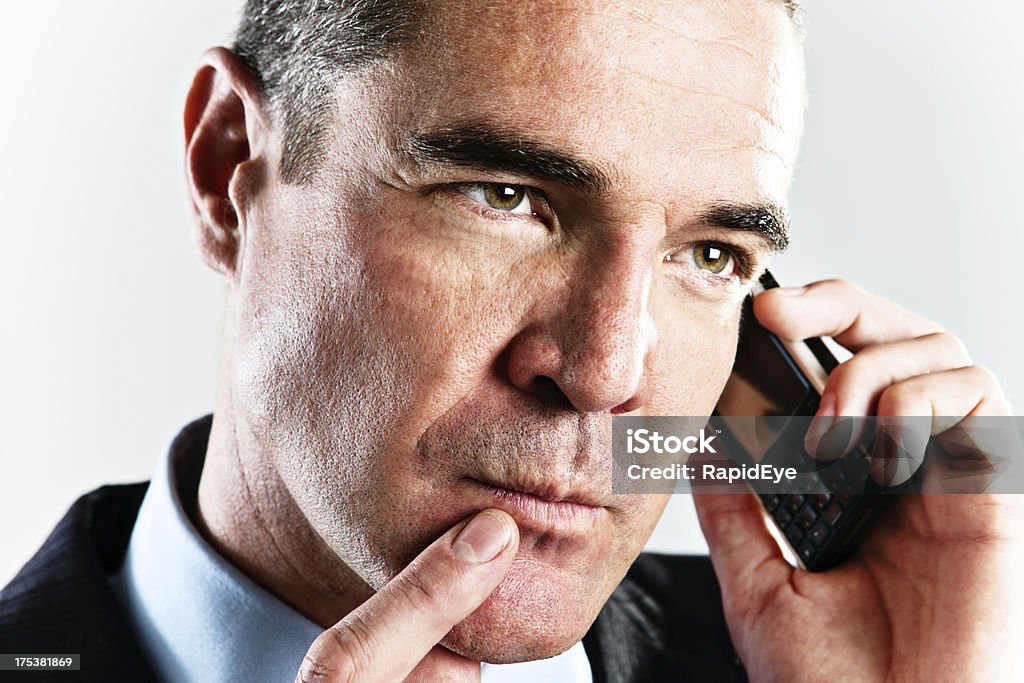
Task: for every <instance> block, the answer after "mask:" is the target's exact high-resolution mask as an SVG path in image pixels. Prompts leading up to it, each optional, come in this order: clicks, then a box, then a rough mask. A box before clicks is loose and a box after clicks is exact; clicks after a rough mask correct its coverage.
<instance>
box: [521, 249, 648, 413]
mask: <svg viewBox="0 0 1024 683" xmlns="http://www.w3.org/2000/svg"><path fill="white" fill-rule="evenodd" d="M636 242H637V240H636V239H625V238H624V239H620V240H618V241H615V242H612V243H610V244H609V242H608V241H605V242H604V243H603V244H601V245H598V246H596V247H594V248H592V249H590V250H589V252H588V253H582V254H578V255H577V256H576V258H575V260H574V262H573V264H572V265H571V267H569V268H567V269H562V270H560V272H562V273H564V274H562V275H560V276H559V277H560V281H559V282H555V283H552V284H554V292H555V294H554V295H552V293H551V292H552V290H551V289H548V290H547V292H548V293H547V295H546V297H545V295H544V294H540V295H539V296H538V299H539V300H538V302H537V304H536V306H535V308H534V311H535V314H534V315H533V316H531V319H530V321H529V323H528V324H527V325H526V326H525V327H524V329H523V330H522V331H521V332H520V333H519V334H518V335H517V336H516V337H515V338H514V339H513V340H512V342H511V344H510V348H509V349H508V374H509V381H510V382H511V383H512V384H513V385H515V386H516V387H518V388H519V389H521V390H523V391H526V392H529V393H532V394H534V395H536V396H538V397H542V398H543V399H545V400H548V401H555V402H561V403H563V404H567V407H571V408H572V409H574V410H576V411H579V412H586V413H595V412H606V411H607V412H611V413H613V414H620V413H625V412H631V411H633V410H637V409H638V408H640V406H641V405H643V403H644V401H645V400H646V392H647V390H648V386H649V383H648V382H647V378H646V370H645V368H646V366H647V360H648V355H649V353H650V352H651V350H652V349H653V348H654V346H655V344H656V342H657V331H656V328H655V325H654V321H653V319H652V318H651V315H650V313H649V311H648V301H649V298H650V293H651V280H652V277H653V264H652V258H651V256H650V251H649V250H648V249H645V248H643V245H640V244H637V243H636Z"/></svg>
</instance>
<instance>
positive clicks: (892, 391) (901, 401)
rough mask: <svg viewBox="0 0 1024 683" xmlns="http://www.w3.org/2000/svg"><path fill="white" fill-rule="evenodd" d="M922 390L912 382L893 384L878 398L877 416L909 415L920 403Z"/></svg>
mask: <svg viewBox="0 0 1024 683" xmlns="http://www.w3.org/2000/svg"><path fill="white" fill-rule="evenodd" d="M921 395H922V389H921V388H920V387H918V386H917V385H916V384H914V383H913V382H901V383H899V384H893V385H891V386H888V387H886V388H885V389H884V390H882V393H881V394H880V395H879V397H878V414H879V415H909V414H911V411H912V410H913V409H914V407H915V406H916V405H917V404H918V403H919V402H920V398H921Z"/></svg>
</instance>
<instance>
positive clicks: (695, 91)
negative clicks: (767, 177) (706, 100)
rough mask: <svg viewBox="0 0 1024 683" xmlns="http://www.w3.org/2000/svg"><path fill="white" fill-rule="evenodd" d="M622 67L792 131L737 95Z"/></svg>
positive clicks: (648, 79)
mask: <svg viewBox="0 0 1024 683" xmlns="http://www.w3.org/2000/svg"><path fill="white" fill-rule="evenodd" d="M622 69H623V71H625V72H626V73H629V74H633V75H635V76H637V77H638V78H641V79H643V80H646V81H650V82H652V83H655V84H656V85H660V86H664V87H666V88H671V89H673V90H677V91H680V92H685V93H690V94H691V95H698V96H702V97H711V98H714V99H720V100H725V101H726V102H729V103H731V104H735V105H737V106H739V107H742V108H744V109H746V110H748V111H750V112H752V113H753V114H754V115H756V116H757V117H758V118H759V119H761V120H762V121H764V122H765V123H767V124H768V125H769V126H771V127H772V128H775V129H776V130H778V131H779V132H781V133H782V134H783V135H785V136H786V137H791V136H792V133H791V132H790V131H788V130H786V127H785V126H784V125H783V124H782V123H780V122H778V121H776V120H775V119H773V118H772V117H771V116H769V115H768V114H766V113H764V112H763V111H761V110H760V109H759V108H757V107H755V106H754V105H752V104H750V103H749V102H744V101H743V100H741V99H739V98H737V97H733V96H731V95H726V94H724V93H719V92H712V91H710V90H698V89H696V88H692V87H690V86H687V85H683V84H682V83H674V82H672V81H670V80H668V79H666V78H660V77H658V76H654V75H652V74H649V73H646V72H644V71H641V70H640V69H637V68H635V67H630V66H624V67H622Z"/></svg>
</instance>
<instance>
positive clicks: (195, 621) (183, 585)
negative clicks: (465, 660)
mask: <svg viewBox="0 0 1024 683" xmlns="http://www.w3.org/2000/svg"><path fill="white" fill-rule="evenodd" d="M204 432H205V430H204V429H203V428H202V427H201V426H200V424H199V423H198V422H197V423H193V424H192V425H189V426H188V427H186V428H185V429H184V430H182V433H181V435H179V438H177V439H176V440H175V442H174V443H173V444H172V446H171V448H170V449H169V450H168V455H167V457H166V458H165V459H164V460H163V461H162V463H161V465H160V466H159V467H158V468H157V472H156V474H155V476H154V477H153V481H152V482H151V483H150V486H149V490H148V491H147V493H146V497H145V499H144V500H143V502H142V507H141V508H140V510H139V516H138V520H137V521H136V523H135V528H134V530H133V531H132V536H131V540H130V542H129V544H128V550H127V554H126V556H125V561H124V565H123V567H122V569H121V571H120V573H119V574H118V575H116V576H115V577H113V578H112V580H111V585H112V587H113V588H114V592H115V594H116V595H117V596H118V598H119V600H120V602H121V604H122V605H123V606H124V608H125V611H126V613H127V615H128V618H129V621H130V622H131V623H132V625H133V627H134V632H135V634H136V635H137V637H138V640H139V643H140V645H141V646H142V650H143V652H144V653H145V654H146V655H147V657H148V659H149V662H150V664H151V666H152V667H153V669H154V670H155V671H156V674H157V675H158V676H159V677H160V678H161V679H162V680H164V681H169V682H174V683H177V682H179V681H181V682H192V681H196V682H199V681H210V682H211V683H214V682H216V683H227V682H230V681H245V682H246V683H248V682H249V681H282V682H286V683H291V682H292V681H294V680H295V674H296V673H297V672H298V670H299V665H300V664H301V663H302V658H303V655H305V653H306V650H307V649H308V648H309V646H310V644H311V643H312V642H313V640H314V639H316V637H317V636H318V635H320V632H321V631H322V630H323V629H321V628H320V627H319V626H317V625H316V624H314V623H313V622H311V621H309V620H308V619H306V617H304V616H303V615H301V614H299V613H298V612H296V611H295V610H294V609H292V608H291V607H290V606H288V605H286V604H285V603H284V602H282V601H281V600H279V599H278V598H276V597H275V596H274V595H272V594H270V593H269V592H267V591H266V590H265V589H263V588H261V587H260V586H258V585H257V584H256V583H255V582H254V581H252V580H251V579H250V578H248V577H247V576H245V575H244V574H243V573H242V572H241V571H239V570H238V569H237V568H235V567H234V566H233V565H231V564H230V563H229V562H228V561H227V560H225V559H224V558H223V557H221V556H220V555H218V554H217V553H216V552H215V551H214V550H213V549H212V548H211V547H210V546H209V545H208V544H207V543H206V542H205V541H204V540H203V538H202V537H201V536H200V535H199V533H198V532H197V531H196V529H195V527H193V526H192V523H191V521H190V520H189V518H188V516H187V515H186V514H185V511H184V508H183V506H182V503H181V498H180V496H179V492H178V486H179V484H178V482H177V481H176V480H175V475H174V471H175V467H174V465H175V463H177V462H178V461H179V460H180V459H182V458H187V457H196V456H195V453H194V451H195V449H196V448H205V442H203V443H198V444H197V443H196V441H197V437H198V436H201V435H203V434H204ZM190 453H191V455H190ZM481 676H482V679H483V683H521V682H528V683H539V682H541V681H558V682H559V683H592V680H593V678H592V675H591V671H590V662H589V660H588V659H587V655H586V652H585V651H584V650H583V643H577V644H576V645H574V646H573V647H571V648H570V649H569V650H567V651H566V652H564V653H562V654H561V655H558V656H557V657H553V658H551V659H544V660H538V661H535V662H523V663H521V664H503V665H493V664H483V665H482V669H481Z"/></svg>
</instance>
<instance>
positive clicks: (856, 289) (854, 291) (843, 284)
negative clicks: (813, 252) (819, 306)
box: [817, 277, 864, 296]
mask: <svg viewBox="0 0 1024 683" xmlns="http://www.w3.org/2000/svg"><path fill="white" fill-rule="evenodd" d="M817 284H818V285H819V286H821V287H824V288H827V289H831V290H835V292H836V293H839V294H849V295H854V296H862V295H863V294H864V288H863V287H861V286H860V285H858V284H856V283H854V282H850V281H849V280H846V279H843V278H838V277H834V278H829V279H828V280H822V281H820V282H818V283H817Z"/></svg>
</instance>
